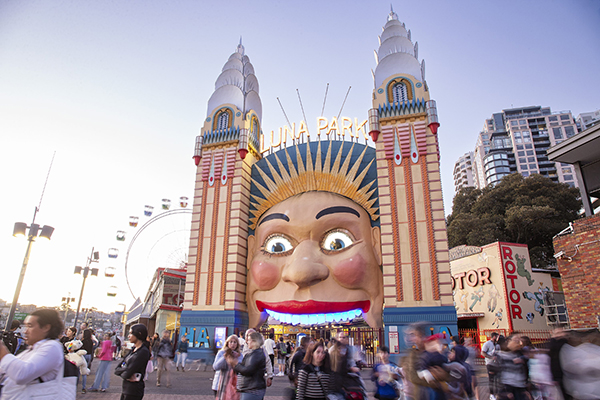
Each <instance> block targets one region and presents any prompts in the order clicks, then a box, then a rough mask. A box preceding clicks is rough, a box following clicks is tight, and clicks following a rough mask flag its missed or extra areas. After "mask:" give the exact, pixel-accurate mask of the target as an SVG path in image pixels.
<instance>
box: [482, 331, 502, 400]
mask: <svg viewBox="0 0 600 400" xmlns="http://www.w3.org/2000/svg"><path fill="white" fill-rule="evenodd" d="M498 336H499V335H498V333H496V332H493V333H492V336H491V339H490V340H488V341H487V342H485V343H484V344H483V346H482V347H481V355H482V356H483V357H485V367H486V369H487V372H488V377H489V385H490V400H496V396H497V394H498V393H497V389H498V383H497V381H496V378H497V375H498V368H497V367H496V362H495V361H494V357H495V355H496V352H497V351H498V350H500V346H499V345H498Z"/></svg>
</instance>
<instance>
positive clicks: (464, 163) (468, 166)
mask: <svg viewBox="0 0 600 400" xmlns="http://www.w3.org/2000/svg"><path fill="white" fill-rule="evenodd" d="M469 186H475V180H474V177H473V152H472V151H470V152H468V153H465V154H464V155H463V156H462V157H460V158H459V159H458V161H456V163H454V190H455V191H457V192H458V191H459V190H460V189H461V188H463V187H469Z"/></svg>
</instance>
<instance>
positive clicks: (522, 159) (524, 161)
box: [519, 158, 527, 164]
mask: <svg viewBox="0 0 600 400" xmlns="http://www.w3.org/2000/svg"><path fill="white" fill-rule="evenodd" d="M519 162H520V163H521V164H522V163H526V162H527V159H526V158H519Z"/></svg>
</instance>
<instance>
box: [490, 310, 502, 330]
mask: <svg viewBox="0 0 600 400" xmlns="http://www.w3.org/2000/svg"><path fill="white" fill-rule="evenodd" d="M494 317H495V318H494V321H493V322H492V327H494V325H496V329H498V328H500V322H501V321H502V309H499V310H498V311H497V312H496V313H495V314H494Z"/></svg>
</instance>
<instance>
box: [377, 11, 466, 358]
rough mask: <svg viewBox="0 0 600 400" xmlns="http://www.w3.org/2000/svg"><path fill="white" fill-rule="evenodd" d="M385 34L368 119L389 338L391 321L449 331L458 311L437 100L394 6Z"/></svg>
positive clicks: (394, 326)
mask: <svg viewBox="0 0 600 400" xmlns="http://www.w3.org/2000/svg"><path fill="white" fill-rule="evenodd" d="M379 39H380V45H379V49H378V50H377V51H376V53H375V57H376V60H377V67H376V69H375V72H374V74H373V77H374V81H375V82H374V86H375V89H374V92H373V109H371V110H370V112H369V123H370V134H371V136H372V138H373V140H374V141H375V142H376V146H377V170H378V176H379V178H378V185H379V196H380V197H379V204H380V214H381V234H382V238H381V241H382V254H383V277H384V278H383V279H384V282H383V283H384V303H385V310H384V317H383V318H384V324H385V327H386V337H387V334H388V332H389V331H390V328H391V329H392V330H398V331H401V330H402V329H401V326H403V325H406V324H408V323H410V322H413V321H420V320H424V321H431V322H432V323H434V325H437V327H438V330H441V331H444V328H449V327H452V326H453V327H456V313H455V310H454V306H453V299H452V289H451V281H450V279H451V278H450V264H449V258H448V243H447V238H446V224H445V218H444V206H443V200H442V187H441V180H440V163H439V162H440V157H439V148H438V138H437V129H438V127H439V123H438V119H437V110H436V105H435V101H433V100H431V99H430V94H429V88H428V86H427V82H426V81H425V61H423V62H421V63H419V61H418V45H417V43H415V44H413V42H412V40H411V32H410V30H408V31H407V30H406V27H405V24H403V23H401V22H400V21H399V20H398V16H397V15H396V13H394V11H393V10H392V11H391V12H390V14H389V16H388V21H387V23H386V24H385V26H384V28H383V33H382V34H381V36H380V38H379ZM398 328H400V329H398ZM450 330H451V331H452V334H455V333H456V332H455V328H454V329H450ZM390 344H392V343H390ZM391 350H392V351H393V350H394V349H391Z"/></svg>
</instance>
